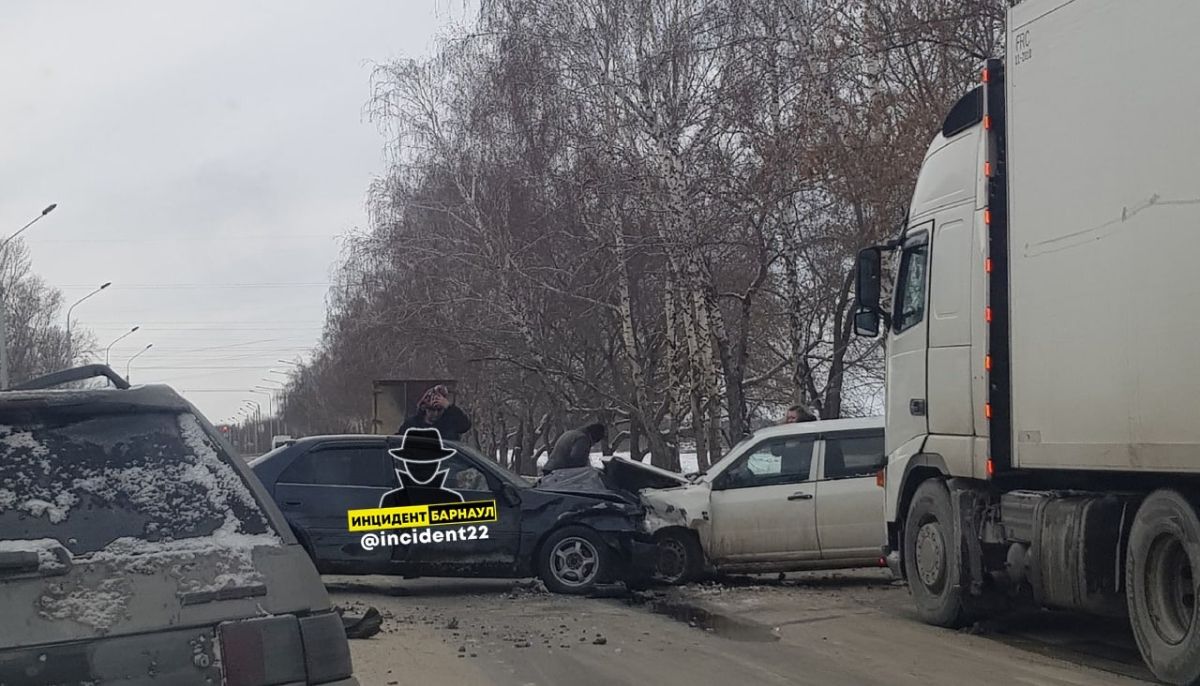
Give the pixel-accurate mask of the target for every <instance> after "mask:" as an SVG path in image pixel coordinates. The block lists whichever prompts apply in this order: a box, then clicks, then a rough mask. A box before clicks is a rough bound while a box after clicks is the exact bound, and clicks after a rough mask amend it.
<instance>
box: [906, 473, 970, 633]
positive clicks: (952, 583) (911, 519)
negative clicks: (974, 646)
mask: <svg viewBox="0 0 1200 686" xmlns="http://www.w3.org/2000/svg"><path fill="white" fill-rule="evenodd" d="M958 538H959V536H958V523H957V522H955V521H954V508H953V507H952V506H951V504H950V492H949V491H948V490H946V485H945V484H943V483H942V482H941V481H938V480H936V479H930V480H928V481H926V482H924V483H922V484H921V485H920V486H918V487H917V491H916V493H914V494H913V498H912V502H910V503H909V506H908V515H907V516H906V517H905V520H904V571H905V573H906V575H907V576H908V588H909V592H910V593H912V597H913V603H914V604H915V605H916V606H917V614H918V615H920V617H921V621H923V622H925V623H926V624H934V625H936V626H944V627H951V628H953V627H959V626H962V625H963V624H965V623H966V622H967V613H966V610H965V607H964V604H963V588H962V565H963V560H962V553H961V552H960V551H961V549H962V546H961V545H960V543H959V540H958Z"/></svg>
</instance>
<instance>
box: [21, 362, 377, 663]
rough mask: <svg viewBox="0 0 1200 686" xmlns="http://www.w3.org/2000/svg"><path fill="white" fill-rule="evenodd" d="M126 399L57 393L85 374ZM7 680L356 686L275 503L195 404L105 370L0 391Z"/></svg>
mask: <svg viewBox="0 0 1200 686" xmlns="http://www.w3.org/2000/svg"><path fill="white" fill-rule="evenodd" d="M97 375H102V376H106V377H108V378H109V379H110V380H111V381H112V382H113V385H115V386H116V388H109V389H93V390H46V389H48V388H49V387H51V386H57V385H62V384H63V383H67V382H78V381H81V380H83V379H85V378H88V377H91V376H97ZM0 618H3V619H2V621H0V684H6V685H16V684H20V685H22V686H50V685H52V684H53V685H61V684H89V683H91V684H139V685H140V684H147V685H149V684H171V685H172V686H183V685H187V684H208V685H211V684H229V685H232V686H266V685H268V684H331V685H337V686H357V683H358V682H357V681H356V680H355V679H354V678H353V677H352V676H351V672H352V668H351V664H350V650H349V646H348V644H347V643H346V637H345V633H344V629H343V625H342V621H341V618H340V617H339V616H338V615H337V614H336V613H334V612H332V611H331V608H330V603H329V597H328V595H327V594H326V592H325V588H324V587H323V586H322V585H321V582H320V578H319V577H318V576H317V573H316V570H315V569H314V568H313V566H312V563H311V562H310V561H309V559H308V556H307V555H306V554H305V552H304V550H303V549H302V548H301V547H300V545H298V544H297V542H296V540H295V538H294V537H293V535H292V533H291V531H290V530H289V529H288V527H287V525H286V524H285V523H284V520H283V518H282V516H281V515H280V513H279V511H278V510H277V509H276V507H275V505H274V504H273V502H272V501H271V499H270V497H267V496H266V495H265V494H264V493H263V491H262V487H261V486H260V485H259V483H258V481H257V479H255V478H254V477H253V476H252V475H251V474H250V472H249V470H248V469H247V468H246V466H245V465H244V464H242V462H241V461H240V460H239V459H237V458H235V457H233V455H232V453H231V451H230V450H229V449H228V447H227V445H226V444H225V443H224V441H223V440H222V439H221V438H220V437H219V435H218V433H217V432H216V431H215V430H214V428H213V427H212V426H211V425H209V423H208V422H207V421H206V420H205V419H204V418H203V417H202V416H201V415H200V414H199V412H197V411H196V409H195V408H194V407H192V406H191V404H190V403H188V402H187V401H185V400H184V399H183V398H181V397H180V396H179V395H178V394H176V393H175V392H174V391H173V390H171V389H170V388H168V387H166V386H141V387H136V388H129V385H128V384H127V383H126V382H125V381H124V380H123V379H121V378H120V377H119V376H117V375H116V374H114V373H113V372H112V371H111V370H109V369H108V368H107V367H103V366H92V367H85V368H80V369H76V370H68V371H66V372H59V373H57V374H53V375H50V376H49V377H43V378H42V379H38V380H35V381H33V382H30V383H28V384H24V385H23V386H20V387H18V389H16V390H13V391H5V392H0Z"/></svg>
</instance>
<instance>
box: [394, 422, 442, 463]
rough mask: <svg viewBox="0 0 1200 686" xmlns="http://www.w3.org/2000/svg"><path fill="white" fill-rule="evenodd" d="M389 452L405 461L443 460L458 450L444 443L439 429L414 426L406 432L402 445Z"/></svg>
mask: <svg viewBox="0 0 1200 686" xmlns="http://www.w3.org/2000/svg"><path fill="white" fill-rule="evenodd" d="M388 452H389V453H391V454H392V457H394V458H396V459H397V460H403V461H405V462H441V461H442V460H444V459H446V458H447V457H450V456H451V455H453V454H454V453H456V452H458V451H457V450H455V449H453V448H447V447H446V446H444V445H442V434H441V433H440V432H438V430H437V429H418V428H412V429H409V430H408V431H405V432H404V438H403V439H401V441H400V447H399V448H395V449H393V450H389V451H388Z"/></svg>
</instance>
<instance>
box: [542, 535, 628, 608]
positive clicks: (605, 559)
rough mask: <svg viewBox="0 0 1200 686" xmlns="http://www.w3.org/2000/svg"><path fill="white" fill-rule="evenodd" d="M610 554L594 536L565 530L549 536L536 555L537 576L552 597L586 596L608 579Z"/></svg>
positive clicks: (596, 536)
mask: <svg viewBox="0 0 1200 686" xmlns="http://www.w3.org/2000/svg"><path fill="white" fill-rule="evenodd" d="M610 556H611V552H610V551H609V549H608V547H607V546H606V545H604V542H603V540H601V539H600V537H599V535H598V534H596V532H594V531H592V530H591V529H588V528H587V527H584V526H568V527H563V528H562V529H559V530H558V531H555V532H554V533H552V534H550V536H549V537H548V538H547V539H546V541H545V543H543V544H542V547H541V553H540V554H539V555H538V576H540V577H541V579H542V581H543V582H544V583H545V584H546V587H547V588H549V589H550V590H551V591H554V592H555V593H576V594H579V593H589V592H591V590H592V589H593V588H595V586H596V584H597V583H600V582H602V581H606V580H608V577H610V576H612V571H613V570H612V569H610V567H611V562H610V559H611V558H610Z"/></svg>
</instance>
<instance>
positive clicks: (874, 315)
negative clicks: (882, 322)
mask: <svg viewBox="0 0 1200 686" xmlns="http://www.w3.org/2000/svg"><path fill="white" fill-rule="evenodd" d="M854 334H855V335H856V336H866V337H868V338H875V337H876V336H878V335H879V312H878V311H874V310H859V311H858V312H855V313H854Z"/></svg>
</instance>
